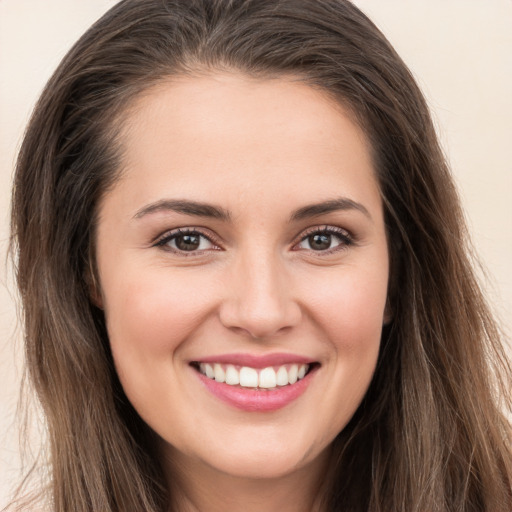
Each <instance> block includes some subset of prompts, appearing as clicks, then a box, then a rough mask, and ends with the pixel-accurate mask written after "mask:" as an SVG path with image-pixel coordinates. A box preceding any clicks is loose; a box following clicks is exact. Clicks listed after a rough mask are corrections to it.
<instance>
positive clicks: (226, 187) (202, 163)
mask: <svg viewBox="0 0 512 512" xmlns="http://www.w3.org/2000/svg"><path fill="white" fill-rule="evenodd" d="M122 126H123V129H122V136H121V137H120V139H121V143H122V145H123V151H122V154H123V160H122V169H121V171H122V179H121V183H120V185H121V187H124V188H128V187H129V186H131V187H132V189H133V190H132V196H133V194H136V196H137V197H135V196H133V198H132V199H133V200H136V199H137V202H139V201H138V199H141V200H142V198H145V199H147V200H148V201H149V200H155V197H154V196H155V194H157V193H163V192H164V191H166V190H168V191H170V192H172V194H173V195H176V194H178V195H183V196H187V197H189V196H191V195H192V196H194V197H193V199H195V200H199V201H204V200H211V196H212V194H216V195H222V196H223V197H227V195H229V193H230V192H231V193H232V194H231V195H232V197H231V198H232V199H236V198H241V197H246V193H247V192H248V190H251V191H255V190H259V191H261V192H263V191H264V190H266V189H267V188H268V187H271V188H272V187H273V188H275V189H276V191H277V190H280V191H281V192H286V193H287V194H291V195H293V194H295V195H296V196H297V198H298V200H299V201H303V202H311V200H312V199H315V198H312V197H311V193H313V194H314V193H315V192H314V191H315V190H316V188H319V187H320V186H321V188H322V191H323V192H322V194H324V196H325V190H326V188H327V189H329V187H331V188H337V189H338V188H341V189H343V192H347V193H349V194H350V193H352V194H356V195H357V194H358V193H360V192H361V191H362V190H364V189H367V191H371V192H372V193H374V194H375V193H376V194H377V195H378V185H377V183H376V180H375V178H374V172H373V164H372V161H371V156H370V155H371V152H370V150H369V145H368V141H367V138H366V136H365V134H364V133H363V131H362V130H361V129H360V128H359V126H358V125H357V124H356V123H355V122H353V120H352V116H351V115H350V113H349V111H348V109H346V108H344V106H343V105H342V104H340V103H339V102H335V101H334V100H333V99H332V98H330V97H329V96H328V95H327V93H325V92H323V91H320V90H318V89H314V88H312V87H311V86H309V85H307V84H305V83H304V82H303V81H299V80H298V79H293V78H279V79H255V78H250V77H246V76H243V75H239V74H221V73H218V74H208V75H202V76H184V77H178V78H173V79H169V80H168V81H165V82H162V83H159V84H158V85H156V86H154V87H152V88H151V89H149V90H147V91H146V92H144V93H143V94H141V95H140V96H139V97H138V98H136V100H135V101H134V102H133V104H132V105H131V108H130V109H129V110H128V111H127V114H126V115H125V117H124V120H123V123H122ZM205 183H207V184H208V186H207V187H205V186H204V184H205ZM332 195H336V193H335V191H333V194H332ZM150 196H151V197H150ZM319 199H320V200H323V199H325V197H321V198H319ZM262 200H263V197H262Z"/></svg>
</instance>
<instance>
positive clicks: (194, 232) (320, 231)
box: [153, 226, 355, 257]
mask: <svg viewBox="0 0 512 512" xmlns="http://www.w3.org/2000/svg"><path fill="white" fill-rule="evenodd" d="M313 235H328V236H335V237H336V238H338V240H339V241H340V243H339V244H338V245H336V246H334V247H332V248H329V249H325V250H317V251H315V250H314V249H299V248H297V246H298V245H300V244H301V243H302V242H304V241H305V240H307V239H308V238H309V237H311V236H313ZM180 236H197V237H199V238H202V239H206V240H207V241H208V242H209V243H210V244H212V245H213V248H208V249H202V250H191V251H186V250H182V249H178V248H173V247H170V246H168V245H167V244H169V243H170V242H171V241H173V240H176V239H177V238H179V237H180ZM200 243H201V242H200ZM354 243H355V240H354V237H353V235H352V234H350V233H349V232H348V231H346V230H345V229H342V228H339V227H336V226H322V227H319V226H315V227H312V228H309V229H308V230H306V232H305V233H303V234H301V237H300V239H299V241H298V242H296V243H295V244H294V246H293V250H295V251H300V250H309V251H310V252H312V253H315V254H316V255H318V256H326V255H329V254H332V253H335V252H338V251H343V250H346V249H347V247H349V246H351V245H354ZM153 246H154V247H159V248H161V249H162V250H164V251H167V252H172V253H175V254H179V255H180V256H184V257H190V256H200V255H202V254H204V253H205V252H206V251H211V250H216V251H218V250H220V244H219V243H218V242H217V241H216V239H215V237H214V236H213V235H212V234H208V235H206V234H205V233H204V232H203V231H202V230H201V229H199V228H179V229H176V230H173V231H171V232H167V233H165V234H164V235H162V236H161V237H159V238H158V239H157V240H156V242H155V243H154V244H153Z"/></svg>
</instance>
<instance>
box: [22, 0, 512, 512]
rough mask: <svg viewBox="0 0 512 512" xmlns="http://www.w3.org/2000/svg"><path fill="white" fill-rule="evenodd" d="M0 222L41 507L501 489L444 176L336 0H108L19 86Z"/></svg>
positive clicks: (383, 56)
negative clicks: (24, 113) (35, 442)
mask: <svg viewBox="0 0 512 512" xmlns="http://www.w3.org/2000/svg"><path fill="white" fill-rule="evenodd" d="M12 232H13V244H14V246H15V248H16V250H17V254H18V262H17V264H18V283H19V287H20V290H21V294H22V297H23V305H24V315H25V329H26V347H27V363H28V369H29V373H30V377H31V378H32V380H33V383H34V386H35V388H36V390H37V392H38V395H39V398H40V400H41V403H42V405H43V409H44V412H45V415H46V418H47V425H48V433H49V448H50V479H51V483H50V488H49V492H50V498H51V503H52V507H53V510H58V511H64V510H77V511H82V510H83V511H86V510H146V511H150V510H177V511H182V510H218V509H223V510H225V509H228V510H281V511H284V510H287V509H288V510H294V511H296V510H317V511H327V510H354V511H356V510H360V511H363V510H364V511H367V510H371V511H378V510H381V511H390V510H402V511H411V510H417V511H424V510H440V511H441V510H443V511H444V510H464V511H477V510H489V511H495V510H498V511H499V510H503V511H505V510H510V508H511V505H512V495H511V490H510V489H511V477H512V457H511V449H510V424H509V422H508V421H507V419H506V417H505V416H504V414H503V412H502V406H503V402H504V401H506V403H507V404H508V403H509V402H508V400H509V392H508V388H507V379H508V377H509V376H510V370H509V368H508V366H507V364H506V363H505V358H504V356H503V352H502V348H501V345H500V340H499V335H498V329H497V328H496V326H495V324H494V322H493V320H492V318H491V316H490V314H489V313H488V310H487V308H486V306H485V303H484V301H483V299H482V297H481V294H480V291H479V289H478V286H477V284H476V282H475V279H474V277H473V273H472V270H471V267H470V264H469V262H468V259H467V256H466V248H465V230H464V226H463V221H462V214H461V211H460V207H459V205H458V199H457V195H456V192H455V190H454V187H453V184H452V180H451V178H450V174H449V172H448V169H447V167H446V164H445V162H444V159H443V156H442V153H441V151H440V149H439V146H438V143H437V140H436V136H435V132H434V129H433V127H432V123H431V121H430V117H429V114H428V109H427V107H426V105H425V102H424V100H423V98H422V96H421V93H420V91H419V90H418V88H417V86H416V85H415V83H414V80H413V79H412V77H411V75H410V73H409V72H408V71H407V69H406V67H405V65H404V64H403V63H402V61H401V60H400V58H399V57H398V56H397V55H396V53H395V52H394V50H393V49H392V48H391V47H390V45H389V43H388V42H387V41H386V40H385V38H384V37H383V36H382V34H381V33H380V32H379V31H378V30H377V29H376V28H375V27H374V26H373V24H372V23H371V22H370V21H369V20H368V19H367V18H366V17H365V16H364V15H363V14H362V13H360V12H359V11H358V10H357V9H356V8H355V7H354V6H353V5H352V4H350V3H348V2H345V1H340V0H337V1H334V0H331V1H320V2H319V1H298V0H282V1H277V2H276V1H275V0H272V1H268V2H267V1H265V0H254V1H250V0H249V1H227V0H226V1H223V0H218V1H212V0H192V1H190V0H187V1H185V0H182V1H176V0H175V1H157V0H155V1H153V0H151V1H147V0H145V1H141V0H128V1H123V2H121V3H119V4H118V5H117V6H116V7H114V8H113V9H112V10H111V11H110V12H109V13H107V14H106V15H105V16H104V17H103V18H102V19H101V20H100V21H99V22H97V23H96V24H95V25H94V26H93V27H92V28H91V29H90V30H89V31H88V32H87V33H86V34H85V35H84V36H83V37H82V38H81V40H80V41H79V42H78V43H77V44H76V45H75V47H74V48H73V49H72V50H71V52H70V53H69V54H68V55H67V57H66V58H65V59H64V61H63V62H62V64H61V66H60V67H59V69H58V70H57V72H56V73H55V75H54V76H53V78H52V79H51V80H50V82H49V84H48V85H47V88H46V90H45V91H44V93H43V95H42V97H41V100H40V102H39V104H38V106H37V108H36V111H35V113H34V116H33V118H32V121H31V123H30V126H29V129H28V131H27V134H26V137H25V140H24V143H23V146H22V148H21V151H20V156H19V160H18V165H17V172H16V178H15V188H14V199H13V214H12Z"/></svg>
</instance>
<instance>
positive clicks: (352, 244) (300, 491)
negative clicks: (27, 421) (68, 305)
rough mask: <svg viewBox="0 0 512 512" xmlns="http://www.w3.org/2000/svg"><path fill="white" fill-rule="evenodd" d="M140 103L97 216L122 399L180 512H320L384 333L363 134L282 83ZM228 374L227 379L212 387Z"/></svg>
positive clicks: (183, 88)
mask: <svg viewBox="0 0 512 512" xmlns="http://www.w3.org/2000/svg"><path fill="white" fill-rule="evenodd" d="M132 107H133V108H131V109H130V111H129V113H128V114H127V117H126V119H125V122H124V126H123V131H122V137H121V138H122V142H123V146H124V161H123V163H122V165H123V168H122V171H123V174H122V177H121V179H120V180H119V182H118V183H116V185H115V186H114V187H113V189H112V190H111V191H109V192H108V193H107V194H106V196H105V197H104V199H103V201H102V204H101V205H100V216H99V225H98V234H97V263H98V270H99V281H100V286H101V289H100V290H98V291H97V302H98V304H99V305H100V306H101V307H103V308H104V310H105V317H106V320H107V329H108V333H109V339H110V343H111V348H112V354H113V357H114V362H115V365H116V369H117V372H118V374H119V378H120V381H121V384H122V385H123V388H124V391H125V393H126V396H127V397H128V399H129V400H130V401H131V403H132V405H133V406H134V407H135V409H136V410H137V412H138V413H139V415H140V416H141V417H142V419H143V420H144V421H145V422H146V423H147V424H148V425H149V426H150V428H151V429H152V430H153V431H154V432H155V433H156V434H157V436H158V438H159V439H160V445H161V453H162V462H163V465H164V467H165V468H166V471H167V473H168V475H169V485H170V487H171V488H174V490H175V492H174V496H175V497H176V503H175V504H173V506H174V507H175V509H178V510H180V511H195V510H198V511H201V512H215V511H220V510H222V511H224V510H230V511H240V512H241V511H244V512H250V511H252V510H258V511H261V510H265V511H279V512H288V511H289V512H297V511H302V510H303V511H308V512H311V510H317V511H321V505H320V498H321V494H322V493H321V487H320V485H321V483H323V482H325V479H326V473H327V469H326V467H327V464H328V459H329V456H328V454H329V449H330V446H331V444H332V441H333V440H334V438H335V437H336V436H337V434H338V433H339V432H340V431H341V430H343V428H344V427H345V426H346V424H347V423H348V421H349V420H350V418H351V417H352V416H353V414H354V412H355V411H356V409H357V407H358V406H359V404H360V403H361V400H362V398H363V397H364V395H365V393H366V390H367V389H368V386H369V384H370V381H371V378H372V376H373V372H374V370H375V365H376V361H377V355H378V351H379V345H380V337H381V331H382V325H383V324H384V323H385V322H386V298H387V286H388V273H389V268H388V267H389V261H388V259H389V258H388V249H387V239H386V230H385V224H384V216H383V208H382V201H381V197H380V192H379V187H378V183H377V181H376V178H375V175H374V169H373V164H372V161H371V157H370V152H369V150H368V142H367V140H366V138H365V136H364V133H363V132H362V131H361V130H360V128H359V127H358V126H357V125H356V124H355V123H353V122H352V120H351V118H350V116H349V115H347V113H346V112H345V111H344V110H343V109H342V107H341V106H340V105H337V104H335V103H334V102H333V101H332V100H330V99H329V98H327V97H326V96H325V95H323V94H322V93H321V92H319V91H317V90H314V89H312V88H310V87H308V86H307V85H305V84H303V83H300V82H299V81H293V80H291V79H286V80H285V79H276V80H256V79H252V78H248V77H245V76H242V75H238V74H226V73H224V74H222V73H218V74H203V75H199V76H189V77H181V78H175V79H172V80H169V81H168V82H164V83H161V84H159V85H157V86H155V88H154V89H152V90H151V91H147V92H146V93H145V94H144V95H142V96H141V97H140V98H138V100H137V101H136V103H135V104H134V105H133V106H132ZM274 356H275V357H277V358H278V359H279V361H278V362H276V363H272V364H271V363H269V364H268V366H269V367H271V371H270V373H272V371H274V373H275V374H276V377H275V378H277V374H278V373H279V371H281V372H283V371H284V372H285V375H286V376H287V377H286V378H289V382H288V381H286V384H282V385H279V386H277V385H276V384H275V383H274V384H273V385H274V387H270V388H265V389H262V386H263V384H261V385H259V384H258V386H259V387H252V388H251V386H249V385H248V387H244V384H242V377H241V375H242V373H243V372H242V369H243V368H245V367H246V366H247V367H248V371H249V372H251V371H253V372H255V373H256V374H257V375H258V377H257V378H258V379H259V378H260V376H259V375H260V374H259V373H258V372H261V369H262V368H265V365H263V363H262V365H261V366H258V364H257V363H254V365H253V366H254V368H251V364H249V363H246V362H243V363H240V361H247V360H248V361H252V360H255V361H266V360H270V359H271V358H272V357H274ZM226 358H227V359H226ZM230 358H233V364H231V363H230V361H231V360H230ZM221 359H222V362H218V361H217V360H219V361H220V360H221ZM235 360H236V361H235ZM205 361H206V362H205ZM226 361H227V362H226ZM276 361H277V359H276ZM297 361H299V363H297ZM304 361H306V362H307V364H305V363H304V372H305V373H303V375H302V376H301V377H297V371H298V370H297V368H299V367H300V365H301V364H302V363H301V362H304ZM239 363H240V364H239ZM207 364H210V366H211V368H210V370H211V371H213V369H214V370H215V372H217V373H215V377H214V378H213V377H212V376H210V377H208V375H207V373H208V371H209V370H207V369H205V368H206V365H207ZM294 364H295V366H296V368H295V370H294V369H293V366H294ZM228 366H232V367H233V368H232V369H234V370H236V371H237V372H239V373H240V383H239V384H233V383H231V384H228V383H227V382H225V381H224V380H222V379H224V372H227V371H228V368H227V367H228ZM282 366H284V370H282V369H281V367H282ZM299 369H300V368H299ZM294 371H295V376H292V374H293V373H294ZM286 372H287V373H286ZM226 375H227V373H226ZM237 375H238V373H237ZM226 378H227V377H226ZM297 379H299V380H297ZM300 379H303V380H300ZM270 386H272V385H270ZM235 387H237V389H238V391H240V392H238V391H237V390H235V391H236V393H235V394H233V391H234V388H235ZM249 389H250V390H252V391H248V390H249ZM219 390H220V391H219ZM290 390H292V391H291V392H290V394H287V393H288V392H289V391H290ZM297 390H299V391H297ZM251 393H252V395H251ZM265 393H274V395H270V394H265ZM233 396H234V397H235V398H234V399H232V398H233ZM271 396H273V397H276V396H277V397H281V396H283V397H284V398H283V400H281V402H279V403H278V405H272V404H271V406H268V401H267V402H266V400H267V399H268V397H271ZM226 397H228V398H226ZM251 397H252V398H251ZM254 397H256V398H254ZM260 399H261V400H260ZM251 400H252V402H251ZM261 404H263V405H261Z"/></svg>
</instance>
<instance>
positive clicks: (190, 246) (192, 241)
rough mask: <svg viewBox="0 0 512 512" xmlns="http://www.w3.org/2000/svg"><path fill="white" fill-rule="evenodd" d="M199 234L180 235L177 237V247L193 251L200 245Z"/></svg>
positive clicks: (181, 249)
mask: <svg viewBox="0 0 512 512" xmlns="http://www.w3.org/2000/svg"><path fill="white" fill-rule="evenodd" d="M199 243H200V239H199V235H180V236H178V237H176V247H177V248H178V249H180V251H193V250H195V249H197V248H198V247H199Z"/></svg>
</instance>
